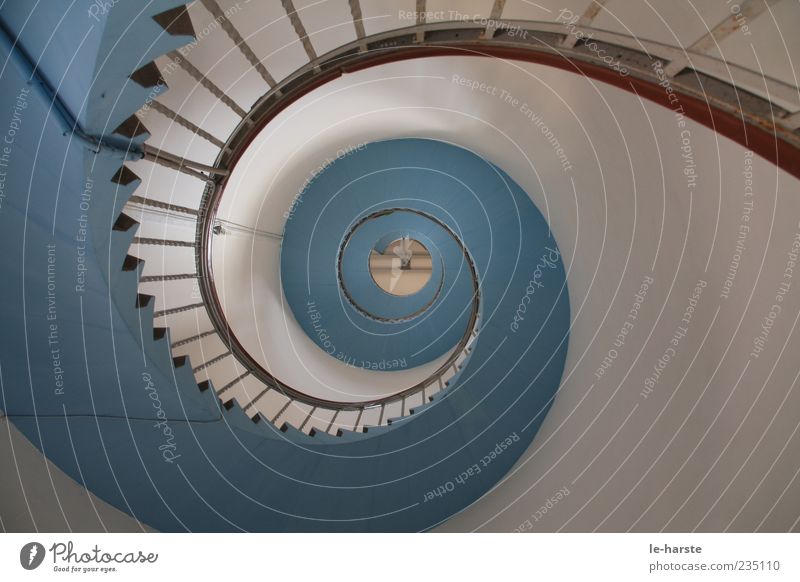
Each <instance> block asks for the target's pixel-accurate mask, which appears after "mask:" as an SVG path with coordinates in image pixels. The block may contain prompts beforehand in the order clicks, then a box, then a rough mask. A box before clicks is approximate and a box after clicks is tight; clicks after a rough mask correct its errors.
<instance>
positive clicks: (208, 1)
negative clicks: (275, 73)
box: [200, 0, 275, 87]
mask: <svg viewBox="0 0 800 582" xmlns="http://www.w3.org/2000/svg"><path fill="white" fill-rule="evenodd" d="M200 2H201V3H202V4H203V6H205V8H206V10H208V11H209V12H210V13H211V15H212V16H213V17H214V20H215V21H217V22H219V25H220V26H221V27H222V30H224V31H225V34H227V35H228V38H230V39H231V40H232V41H233V44H235V45H236V48H238V49H239V50H240V51H241V53H242V55H244V58H246V59H247V62H249V63H250V65H251V66H252V67H253V68H254V69H255V70H256V71H258V74H259V75H261V78H262V79H264V82H265V83H266V84H267V85H269V86H270V87H274V86H275V79H274V78H273V77H272V75H270V74H269V71H267V69H266V68H265V67H264V65H263V64H262V63H261V59H259V58H258V57H257V56H256V54H255V53H254V52H253V49H251V48H250V45H248V44H247V43H246V42H245V40H244V38H242V35H241V34H239V31H238V30H236V27H235V26H234V25H233V23H231V21H230V20H228V19H227V18H226V16H225V13H224V12H223V11H222V8H220V7H219V4H217V2H216V0H200Z"/></svg>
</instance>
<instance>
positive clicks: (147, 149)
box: [143, 144, 230, 180]
mask: <svg viewBox="0 0 800 582" xmlns="http://www.w3.org/2000/svg"><path fill="white" fill-rule="evenodd" d="M143 150H144V159H146V160H150V161H153V162H156V163H158V164H162V165H164V166H167V167H171V168H175V169H177V170H180V171H181V172H186V173H188V174H190V175H194V176H196V177H199V178H200V179H201V180H208V179H209V177H208V176H204V175H202V174H200V173H199V172H208V173H209V174H213V175H219V176H227V175H228V174H230V172H229V171H228V170H226V169H225V168H215V167H214V166H208V165H206V164H201V163H200V162H194V161H192V160H187V159H185V158H182V157H180V156H176V155H175V154H171V153H169V152H165V151H164V150H159V149H156V148H154V147H151V146H149V145H147V144H144V146H143Z"/></svg>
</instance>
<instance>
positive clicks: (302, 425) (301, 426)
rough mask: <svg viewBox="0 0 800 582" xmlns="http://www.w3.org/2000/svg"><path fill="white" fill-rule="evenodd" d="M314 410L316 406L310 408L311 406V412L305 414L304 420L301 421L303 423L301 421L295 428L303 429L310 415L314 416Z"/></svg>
mask: <svg viewBox="0 0 800 582" xmlns="http://www.w3.org/2000/svg"><path fill="white" fill-rule="evenodd" d="M316 410H317V407H316V406H314V407H312V408H311V412H309V413H308V416H306V419H305V420H304V421H303V423H302V424H301V425H300V426H299V427H298V429H297V430H303V429H304V428H305V427H306V424H307V423H308V421H309V420H311V417H312V416H314V412H316Z"/></svg>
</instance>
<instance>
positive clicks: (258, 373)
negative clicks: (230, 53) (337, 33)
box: [135, 0, 800, 434]
mask: <svg viewBox="0 0 800 582" xmlns="http://www.w3.org/2000/svg"><path fill="white" fill-rule="evenodd" d="M204 4H206V5H207V6H211V7H212V9H213V5H214V3H213V2H211V1H210V0H204ZM500 11H502V6H501V8H500ZM354 14H356V12H354ZM496 16H497V19H499V18H500V16H501V14H497V15H496ZM497 19H495V20H497ZM228 24H229V26H228V28H226V29H225V30H226V33H227V34H229V35H233V36H234V37H235V36H236V34H238V33H237V32H236V31H235V29H234V30H229V29H230V28H232V24H230V23H228ZM501 24H502V25H501V26H498V22H496V21H493V23H492V24H491V26H482V25H480V24H474V23H465V22H447V21H445V22H435V23H425V22H418V23H417V24H416V25H415V26H410V27H407V28H403V29H397V30H392V31H388V32H384V33H381V34H377V35H373V36H369V37H367V36H364V35H363V34H359V35H358V38H357V40H355V41H353V42H351V43H348V44H346V45H343V46H341V47H339V48H337V49H335V50H333V51H331V52H329V53H327V54H325V55H323V56H321V57H316V55H315V54H313V55H311V57H312V60H311V61H310V62H308V63H307V64H306V65H304V66H302V67H301V68H300V69H298V70H297V71H296V72H295V73H293V74H291V75H289V76H288V77H287V78H285V79H284V80H283V81H281V82H279V83H275V82H274V81H272V79H271V78H270V79H269V81H270V82H269V86H270V89H269V90H268V91H267V92H266V93H265V94H264V95H263V96H262V97H261V98H260V99H259V100H257V101H256V103H255V104H254V105H253V106H252V108H251V109H250V110H249V111H248V112H247V113H246V114H244V115H242V113H243V111H242V110H240V109H238V110H237V113H238V114H239V115H240V117H241V121H240V122H239V124H238V125H237V127H236V128H235V129H234V130H233V132H232V133H231V134H230V136H229V137H228V138H227V140H226V141H225V143H224V144H222V147H221V148H220V152H219V154H218V156H217V158H216V160H215V162H214V164H213V165H212V166H207V165H203V164H198V163H194V162H190V161H187V160H184V159H182V158H180V157H178V156H174V155H172V154H170V153H168V152H163V151H160V150H156V149H154V148H151V147H149V146H145V147H144V148H143V156H144V157H145V158H146V159H149V160H151V161H154V162H156V163H159V164H161V165H164V166H166V167H169V168H172V169H174V170H176V171H181V172H184V173H187V174H190V175H192V176H195V177H198V178H199V179H201V180H203V181H204V182H205V189H204V192H203V195H202V198H201V200H200V204H199V207H198V209H197V210H196V211H194V210H193V209H188V208H184V207H172V206H171V205H167V204H164V203H160V204H159V203H153V205H154V206H157V207H159V208H163V209H165V210H167V211H175V212H182V213H183V214H190V215H192V216H196V220H197V222H196V236H195V241H194V243H190V244H189V245H186V244H184V243H183V242H180V244H178V245H177V246H192V247H193V248H194V249H195V263H196V265H195V267H196V270H195V272H194V273H191V274H190V273H178V274H174V275H169V274H159V275H151V276H149V277H148V278H146V279H143V280H144V281H150V282H152V281H162V282H165V281H173V280H181V279H184V278H196V280H197V282H198V284H199V288H200V293H201V297H202V303H201V304H191V305H187V306H184V307H174V308H171V309H165V310H161V311H158V312H156V313H155V315H156V317H164V316H167V315H170V314H173V313H180V312H183V311H186V310H192V309H198V308H201V307H204V308H205V311H206V313H207V314H208V316H209V319H210V320H211V324H212V329H211V330H207V331H204V332H200V333H197V334H195V335H193V336H190V337H187V338H185V339H181V340H177V341H175V342H173V343H172V346H171V347H172V348H173V349H175V348H179V347H182V346H186V345H188V344H190V343H193V342H197V341H200V340H202V339H203V338H206V337H210V336H214V335H216V336H218V337H219V338H220V339H221V340H222V342H223V344H224V345H225V346H226V349H227V352H226V353H224V354H221V355H220V356H217V357H216V358H214V359H213V360H211V361H208V362H204V363H201V364H200V365H198V366H197V367H195V370H196V371H199V370H205V369H206V368H208V367H210V366H211V365H212V364H213V363H216V362H217V361H219V360H220V359H222V358H224V357H227V356H229V355H230V356H233V357H234V358H236V360H237V361H238V362H239V363H241V364H242V365H243V366H244V368H245V370H244V373H241V374H239V375H238V376H237V377H236V378H234V379H232V380H229V381H227V382H225V383H224V384H223V385H222V387H221V388H219V389H218V393H219V395H220V396H222V395H223V394H225V393H228V392H229V391H230V390H231V389H232V388H233V387H234V386H235V385H236V384H237V383H239V382H241V381H243V380H244V379H246V378H248V377H251V376H252V377H255V378H257V379H258V380H259V381H260V382H261V383H262V384H263V388H262V389H261V390H260V391H259V392H258V393H257V394H256V396H255V397H253V398H252V399H250V400H249V401H248V402H246V403H245V404H244V406H243V408H244V410H245V411H246V412H247V413H248V414H250V413H251V412H252V411H254V410H257V409H258V403H259V402H260V401H262V399H264V398H265V397H266V396H267V395H268V394H269V393H270V392H272V391H275V392H278V393H280V394H281V395H282V396H283V397H285V399H286V400H285V401H283V402H282V404H281V405H280V406H279V407H277V410H276V411H275V414H270V416H269V417H266V416H264V415H263V414H261V413H259V414H256V415H255V416H254V417H253V418H254V420H256V421H258V420H260V419H261V418H266V419H267V420H268V421H271V422H273V423H276V424H277V425H279V426H281V427H282V428H284V429H285V428H286V426H287V424H286V422H285V419H287V418H288V417H289V413H290V411H292V409H293V407H298V408H299V406H300V405H302V406H304V407H307V408H308V411H307V412H306V411H305V409H303V414H301V416H300V417H299V419H298V420H297V421H296V422H295V423H294V424H295V425H296V426H297V428H298V429H300V430H304V431H306V432H310V433H312V434H313V433H314V432H315V431H316V430H317V427H316V425H315V424H314V418H315V415H317V418H320V416H319V413H320V411H321V410H322V411H332V416H331V418H330V419H329V420H326V421H324V422H323V423H322V424H324V425H325V428H324V429H323V430H324V432H328V433H331V432H333V434H337V433H338V432H339V430H340V429H342V428H347V429H350V430H354V431H363V430H366V426H367V425H368V424H371V423H368V422H367V421H366V416H367V414H366V413H367V412H377V415H378V420H377V423H375V424H378V425H381V424H387V423H388V421H389V419H388V417H387V416H388V414H390V410H389V407H390V406H391V405H393V404H397V403H399V412H400V414H399V415H400V416H403V415H405V414H407V413H409V412H413V409H409V406H408V404H409V402H410V401H411V399H412V398H415V399H416V397H417V396H418V395H419V396H420V401H421V402H426V401H428V400H430V399H431V397H432V396H433V394H435V393H437V392H439V391H441V390H444V389H445V388H446V387H447V384H448V382H449V381H450V380H451V379H452V377H453V376H454V375H455V374H456V373H458V370H459V369H460V367H461V366H463V364H464V362H465V361H466V360H467V358H469V355H470V352H471V348H472V344H473V342H474V341H475V339H476V337H477V335H478V319H479V316H478V308H477V305H478V301H479V293H478V291H479V289H478V286H477V285H478V283H477V282H478V279H477V274H476V273H475V271H474V264H473V263H472V262H471V259H470V258H469V253H468V252H467V250H466V249H464V248H463V245H461V247H462V250H463V251H464V255H465V257H467V260H468V263H469V265H470V268H471V269H472V275H473V281H474V283H475V285H476V287H475V295H474V305H473V310H472V314H471V317H470V321H469V325H468V326H467V332H466V333H465V335H464V337H463V338H462V340H461V341H460V342H459V344H458V345H457V346H456V348H455V349H454V350H453V352H452V354H451V356H450V357H449V358H448V359H447V361H446V362H445V363H444V364H443V365H442V366H440V367H439V368H438V369H437V370H436V371H435V372H434V373H433V374H432V375H431V376H430V377H428V378H427V379H425V380H424V381H422V382H420V383H419V384H416V385H415V386H412V387H410V388H408V389H405V390H403V391H401V392H398V393H397V394H393V395H391V396H388V397H385V398H381V399H376V400H372V401H367V402H357V403H354V402H337V401H333V400H325V399H321V398H316V397H313V396H309V395H307V394H304V393H302V392H301V391H299V390H297V389H294V388H293V387H290V386H287V385H286V384H284V383H283V382H281V381H280V380H279V379H277V378H275V377H274V376H272V375H271V374H269V373H268V372H267V371H266V370H264V369H263V368H262V367H261V366H260V365H259V364H258V363H257V362H255V361H254V360H253V359H252V358H251V357H250V355H249V354H248V353H247V351H246V350H245V348H244V347H243V346H242V345H241V344H240V343H239V341H238V340H237V339H236V336H235V334H234V333H233V330H232V329H231V328H230V326H229V325H228V322H227V320H226V318H225V316H224V313H223V311H222V308H221V306H220V302H219V298H218V296H217V293H216V289H215V287H214V283H213V281H214V277H213V270H212V266H211V254H210V253H211V240H212V237H213V232H214V230H213V229H214V225H215V223H216V220H215V219H216V212H217V208H218V206H219V201H220V198H221V196H222V194H223V191H224V188H225V185H226V182H227V179H228V176H229V175H230V172H231V170H232V169H233V166H234V165H235V164H236V162H237V160H238V159H239V157H240V156H241V154H242V152H243V151H244V149H245V148H246V147H247V145H248V144H249V142H250V140H251V139H252V137H253V136H254V135H255V134H256V133H257V132H258V131H260V130H261V129H262V128H263V127H264V126H265V125H266V124H267V123H269V121H270V120H271V119H273V118H274V117H275V116H276V115H277V114H278V113H280V112H281V111H282V110H284V109H285V108H286V107H287V106H288V105H290V104H291V103H293V102H294V101H296V100H297V99H299V98H300V97H302V96H303V95H305V94H306V93H308V92H310V91H311V90H313V89H314V88H316V87H318V86H320V85H321V84H323V83H324V82H326V81H328V80H331V79H334V78H336V77H338V76H340V75H341V74H342V73H344V72H348V71H355V70H358V69H361V68H366V67H370V66H374V65H378V64H382V63H386V62H391V61H395V60H401V59H407V58H415V57H424V56H434V55H476V56H502V57H507V58H521V59H523V60H531V61H534V62H544V63H548V64H553V65H555V66H562V67H565V68H572V69H573V70H577V71H578V72H581V73H583V74H590V75H595V76H597V78H601V77H602V75H603V74H605V75H608V74H609V70H608V67H607V65H606V64H605V63H604V62H603V61H602V60H601V59H600V57H599V53H598V52H597V51H590V50H587V49H586V47H585V46H584V45H583V44H582V43H575V42H569V41H570V40H571V39H570V37H569V35H568V34H566V32H565V27H564V24H563V23H559V22H531V21H511V20H503V21H502V22H501ZM581 29H582V30H583V31H584V33H585V34H586V35H589V36H590V37H591V38H592V39H593V41H594V42H595V43H596V45H597V46H600V47H601V48H604V49H606V50H607V51H612V52H613V54H614V55H615V57H616V59H617V61H618V62H619V63H620V64H621V65H623V66H625V67H626V69H627V70H628V71H629V74H630V77H631V78H632V79H638V80H640V81H644V82H646V83H648V84H650V85H653V86H657V85H658V84H659V82H660V80H661V79H659V77H658V73H657V72H656V71H655V70H654V68H653V67H652V64H653V63H654V62H655V61H664V62H666V63H671V64H672V66H671V67H669V66H668V67H667V68H666V70H667V71H668V77H669V81H670V84H671V87H672V89H673V91H674V92H675V93H678V94H682V95H686V96H689V97H693V98H696V99H702V100H704V101H705V102H706V103H707V104H708V107H709V109H714V110H720V111H722V112H725V113H727V114H730V115H733V116H736V117H738V118H740V119H742V120H743V121H744V122H745V123H746V124H748V125H749V126H751V127H752V128H755V129H757V130H759V131H767V132H771V133H772V135H774V137H775V139H776V141H780V142H784V143H785V144H788V146H789V147H790V148H791V150H792V151H794V152H796V149H797V148H800V131H798V127H800V113H799V112H800V94H798V90H797V88H796V87H793V86H790V85H787V84H785V83H782V82H781V81H778V80H775V79H770V78H767V77H764V76H763V75H761V74H760V73H758V72H755V71H751V70H748V69H746V68H743V67H739V66H736V65H733V64H731V63H728V62H725V61H723V60H721V59H717V58H715V57H711V56H709V55H706V54H703V53H701V52H693V51H692V50H688V51H687V50H684V49H683V48H681V47H675V46H670V45H666V44H662V43H658V42H654V41H647V40H642V39H639V38H636V37H634V36H626V35H623V34H619V33H613V32H608V31H603V30H598V29H594V28H591V27H590V26H581ZM241 42H242V43H244V40H243V39H242V41H241ZM240 48H241V47H240ZM243 50H249V47H244V48H243ZM187 65H188V63H187ZM583 65H590V66H591V67H594V68H589V69H585V68H582V67H583ZM603 71H605V73H603ZM662 71H663V70H662ZM193 73H194V75H193V76H195V77H196V78H197V77H198V76H199V78H201V79H203V81H204V83H201V84H203V86H204V87H205V86H210V83H209V82H208V81H207V79H206V77H205V76H204V75H203V73H202V72H200V71H197V70H194V71H193ZM262 76H263V72H262ZM211 89H213V91H212V92H214V94H215V95H217V97H218V98H219V99H223V97H221V96H220V95H219V94H218V93H220V92H221V90H220V89H219V88H217V87H216V86H213V87H212V88H211ZM211 89H210V90H211ZM223 95H224V94H223ZM224 102H226V103H227V104H228V105H229V106H231V105H232V104H233V101H232V100H231V99H230V98H229V97H228V96H227V95H224ZM234 105H235V104H234ZM237 108H238V106H236V107H234V109H237ZM687 116H689V117H691V116H692V113H691V112H687ZM754 149H755V148H754ZM759 153H762V155H765V157H769V151H767V152H766V153H764V152H759ZM794 159H796V157H795V158H794ZM782 160H785V156H784V158H783V159H782ZM790 171H792V172H793V173H797V174H800V169H797V168H795V169H794V170H792V169H791V168H790ZM141 200H142V199H140V201H141ZM456 240H457V241H458V239H457V237H456ZM135 242H138V243H140V244H163V245H173V244H174V242H173V241H162V242H161V243H158V242H156V241H154V240H153V239H139V240H138V241H135ZM458 242H459V244H460V241H458ZM345 411H355V412H356V414H357V418H356V420H355V421H354V422H352V423H349V424H344V423H343V421H341V420H340V417H341V416H342V413H343V412H345Z"/></svg>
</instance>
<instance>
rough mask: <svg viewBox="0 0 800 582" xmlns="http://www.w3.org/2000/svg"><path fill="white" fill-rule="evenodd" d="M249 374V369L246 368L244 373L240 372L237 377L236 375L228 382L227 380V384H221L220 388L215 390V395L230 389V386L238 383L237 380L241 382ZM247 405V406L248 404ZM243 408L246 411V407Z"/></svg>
mask: <svg viewBox="0 0 800 582" xmlns="http://www.w3.org/2000/svg"><path fill="white" fill-rule="evenodd" d="M249 375H250V370H247V371H246V372H245V373H244V374H242V375H241V376H239V377H238V378H236V379H235V380H231V381H230V382H228V383H227V384H225V386H223V387H222V388H220V389H219V390H217V395H221V394H222V393H223V392H227V391H228V390H230V389H231V388H233V387H234V386H236V384H238V383H239V382H241V381H242V380H243V379H245V378H246V377H247V376H249ZM247 406H248V407H249V406H250V405H249V404H248V405H247ZM244 410H245V411H246V410H247V408H245V409H244Z"/></svg>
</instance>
